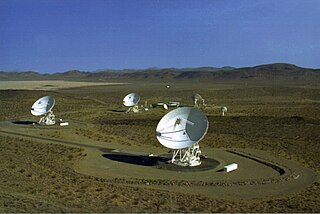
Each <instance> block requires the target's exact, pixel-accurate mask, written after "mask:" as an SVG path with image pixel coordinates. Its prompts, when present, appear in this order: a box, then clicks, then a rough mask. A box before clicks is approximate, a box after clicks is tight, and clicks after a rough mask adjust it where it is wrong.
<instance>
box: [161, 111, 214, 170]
mask: <svg viewBox="0 0 320 214" xmlns="http://www.w3.org/2000/svg"><path fill="white" fill-rule="evenodd" d="M208 124H209V123H208V120H207V117H206V116H205V114H204V113H203V112H202V111H201V110H199V109H197V108H193V107H181V108H177V109H174V110H172V111H170V112H169V113H167V114H166V115H165V116H163V117H162V119H161V120H160V121H159V123H158V126H157V129H156V136H157V139H158V141H159V142H160V143H161V144H162V145H163V146H165V147H167V148H169V149H172V150H173V156H172V159H171V162H172V163H173V164H177V165H181V166H198V165H200V164H201V161H200V155H201V151H200V147H199V141H200V140H201V139H202V138H203V137H204V135H205V134H206V133H207V130H208Z"/></svg>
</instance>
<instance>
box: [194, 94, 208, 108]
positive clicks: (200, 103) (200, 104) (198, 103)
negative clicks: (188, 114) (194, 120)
mask: <svg viewBox="0 0 320 214" xmlns="http://www.w3.org/2000/svg"><path fill="white" fill-rule="evenodd" d="M191 99H192V101H193V106H194V107H195V108H205V107H206V106H207V104H205V103H204V99H203V98H202V97H201V95H200V94H193V95H192V96H191Z"/></svg>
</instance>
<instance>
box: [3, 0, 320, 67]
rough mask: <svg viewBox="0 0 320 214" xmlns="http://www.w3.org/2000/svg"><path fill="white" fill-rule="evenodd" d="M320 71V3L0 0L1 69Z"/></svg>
mask: <svg viewBox="0 0 320 214" xmlns="http://www.w3.org/2000/svg"><path fill="white" fill-rule="evenodd" d="M274 62H287V63H292V64H296V65H298V66H302V67H310V68H320V1H319V0H194V1H193V0H180V1H177V0H0V70H34V71H38V72H48V73H52V72H62V71H67V70H71V69H79V70H84V71H93V70H96V69H103V68H114V69H124V68H148V67H161V68H163V67H179V68H181V67H197V66H215V67H221V66H234V67H243V66H255V65H259V64H267V63H274Z"/></svg>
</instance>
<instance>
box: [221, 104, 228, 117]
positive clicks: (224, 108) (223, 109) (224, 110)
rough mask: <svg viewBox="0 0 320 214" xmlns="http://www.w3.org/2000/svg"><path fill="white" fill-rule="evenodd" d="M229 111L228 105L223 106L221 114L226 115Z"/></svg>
mask: <svg viewBox="0 0 320 214" xmlns="http://www.w3.org/2000/svg"><path fill="white" fill-rule="evenodd" d="M227 111H228V109H227V107H226V106H222V107H221V115H222V116H224V114H225V113H226V112H227Z"/></svg>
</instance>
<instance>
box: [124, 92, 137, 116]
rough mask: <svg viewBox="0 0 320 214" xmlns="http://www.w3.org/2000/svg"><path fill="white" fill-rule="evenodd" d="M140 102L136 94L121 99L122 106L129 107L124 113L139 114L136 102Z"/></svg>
mask: <svg viewBox="0 0 320 214" xmlns="http://www.w3.org/2000/svg"><path fill="white" fill-rule="evenodd" d="M139 101H140V96H139V94H137V93H130V94H128V95H127V96H125V97H124V98H123V105H125V106H127V107H130V108H129V109H128V110H127V111H126V112H127V113H128V112H131V111H132V112H135V113H136V112H139V106H138V102H139Z"/></svg>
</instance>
